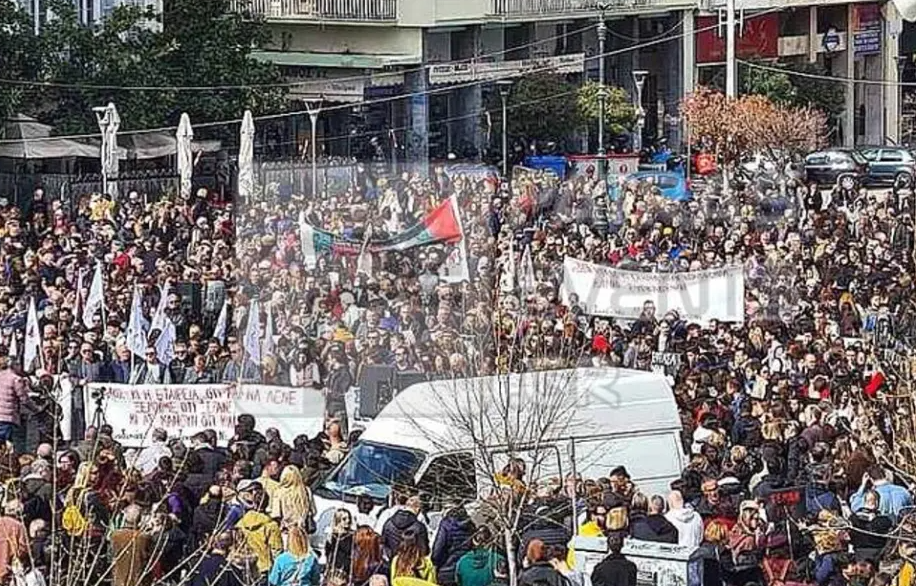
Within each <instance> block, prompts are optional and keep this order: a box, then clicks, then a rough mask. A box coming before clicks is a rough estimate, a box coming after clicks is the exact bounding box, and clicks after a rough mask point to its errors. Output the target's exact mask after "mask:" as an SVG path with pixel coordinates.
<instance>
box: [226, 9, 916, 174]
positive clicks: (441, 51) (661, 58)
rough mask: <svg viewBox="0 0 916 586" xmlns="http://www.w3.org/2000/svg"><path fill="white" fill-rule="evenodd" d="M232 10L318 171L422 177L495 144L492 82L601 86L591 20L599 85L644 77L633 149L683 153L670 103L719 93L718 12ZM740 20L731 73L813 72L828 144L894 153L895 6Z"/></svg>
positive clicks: (292, 133) (289, 141) (282, 126)
mask: <svg viewBox="0 0 916 586" xmlns="http://www.w3.org/2000/svg"><path fill="white" fill-rule="evenodd" d="M234 1H235V4H234V7H235V9H237V10H247V11H250V12H251V13H252V14H255V15H259V16H262V17H264V18H265V19H266V20H267V21H268V23H269V24H270V27H271V30H272V32H273V39H274V41H273V46H272V47H270V50H267V51H261V52H259V53H258V54H257V56H258V58H260V59H264V60H268V61H271V62H274V63H276V64H278V65H280V66H282V67H284V69H285V71H286V72H287V74H288V76H289V77H290V78H291V79H292V80H300V79H301V80H302V82H303V83H302V85H299V86H296V87H295V88H294V89H293V91H292V92H291V95H290V97H291V99H293V100H297V101H299V102H302V103H303V106H304V105H305V104H306V103H309V104H311V105H313V106H314V105H315V104H320V105H321V107H322V111H321V113H320V115H319V121H318V136H319V140H318V142H319V145H320V146H319V148H320V149H321V150H320V151H319V152H321V153H323V154H326V155H329V156H347V155H350V156H357V155H365V154H366V151H365V149H367V148H370V145H371V147H372V148H375V149H376V150H378V151H386V152H391V153H393V154H394V153H400V154H401V155H403V158H404V159H405V160H409V161H412V162H414V163H418V164H419V165H421V166H423V165H424V164H425V162H426V161H427V160H429V158H430V157H431V158H432V159H439V158H445V157H446V156H447V155H448V154H450V153H451V154H455V155H456V156H458V157H459V158H473V157H474V155H475V153H476V154H479V153H481V152H482V150H483V149H484V148H485V147H486V146H487V143H488V141H489V140H491V137H490V136H489V135H490V134H491V133H490V132H488V128H487V125H486V123H482V121H481V115H482V109H483V107H484V104H485V103H486V102H487V97H488V94H489V93H490V92H493V91H495V88H494V80H495V79H499V78H506V77H517V76H521V75H525V74H526V73H530V72H532V71H551V72H555V73H562V74H565V75H567V76H569V77H570V79H571V80H573V81H583V80H585V79H597V77H598V68H599V65H600V63H601V62H602V60H601V59H599V55H598V53H599V51H598V35H597V31H596V28H597V27H596V26H595V25H596V24H597V22H598V18H599V14H600V12H599V10H600V9H602V8H603V9H604V11H605V15H606V22H607V27H608V34H607V45H606V50H605V59H604V60H603V61H604V64H605V68H606V70H605V74H606V80H607V83H609V84H613V85H616V86H619V87H622V88H625V89H627V90H628V91H629V92H630V93H631V95H634V96H635V93H636V92H635V84H634V81H633V75H632V72H633V71H635V70H642V71H647V72H648V75H647V76H646V81H645V85H644V87H643V92H642V107H643V111H644V112H645V116H646V119H645V125H644V137H643V138H644V141H645V142H647V143H648V142H651V141H652V140H653V139H655V138H661V137H664V138H667V139H668V140H669V142H671V143H672V144H675V145H676V144H679V143H680V141H681V139H682V137H683V132H682V128H681V122H680V119H679V116H678V104H679V101H680V99H681V98H682V97H683V95H684V94H685V93H687V92H690V91H691V90H692V89H693V88H694V87H695V86H696V85H697V84H701V83H702V84H712V85H723V83H724V69H725V68H724V59H725V44H724V20H725V19H724V14H723V8H724V1H721V2H720V1H719V0H693V1H688V0H613V1H609V2H607V3H604V5H602V3H599V2H598V1H596V0H234ZM737 9H738V11H739V36H738V56H739V59H742V60H747V61H753V62H755V63H759V64H764V65H766V64H767V63H771V64H776V63H783V64H786V65H788V66H790V67H791V66H793V65H800V64H804V63H816V64H819V65H820V66H821V68H822V70H823V71H824V72H825V75H827V76H828V77H829V78H834V81H832V82H831V83H836V84H838V85H840V86H842V91H843V95H844V96H845V107H844V108H843V110H842V113H840V114H839V115H838V116H837V117H836V120H835V124H834V126H835V130H834V132H833V134H832V136H831V140H832V141H833V142H835V143H837V144H845V145H853V144H874V143H884V142H886V141H887V140H892V141H897V140H899V138H900V124H899V114H900V108H901V95H902V93H901V91H900V88H899V87H897V86H895V85H894V84H895V83H896V82H897V81H898V80H899V79H900V76H901V74H902V72H903V69H904V68H903V66H902V65H901V64H902V63H904V62H905V61H906V60H905V59H901V58H900V55H901V54H900V38H901V36H902V33H903V26H902V23H901V20H900V17H899V15H898V14H897V12H896V10H895V9H894V8H893V5H892V4H891V3H889V2H887V3H885V2H854V3H849V2H846V1H845V0H844V1H834V0H824V1H819V2H818V3H817V4H816V5H814V4H808V3H806V2H804V0H800V1H798V2H795V1H793V0H737ZM634 46H639V47H640V48H638V49H635V50H630V47H634ZM318 100H320V102H318ZM309 131H310V126H309V120H308V117H307V116H302V117H299V118H298V119H293V120H291V121H284V122H280V123H278V124H277V126H276V127H275V128H273V129H272V134H271V138H269V140H270V141H272V142H273V144H274V145H275V148H276V150H277V151H278V152H282V151H284V150H286V151H292V152H302V149H303V148H308V137H309ZM583 144H584V145H585V144H587V143H583ZM592 144H594V142H593V143H592ZM297 149H298V151H297Z"/></svg>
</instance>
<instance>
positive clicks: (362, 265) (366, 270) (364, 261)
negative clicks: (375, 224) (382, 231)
mask: <svg viewBox="0 0 916 586" xmlns="http://www.w3.org/2000/svg"><path fill="white" fill-rule="evenodd" d="M371 237H372V224H369V225H368V226H367V227H366V238H365V239H364V240H363V247H362V250H360V251H359V256H358V257H357V258H356V274H357V275H358V274H360V273H363V274H364V275H366V276H367V277H371V276H372V252H371V251H370V250H369V239H370V238H371Z"/></svg>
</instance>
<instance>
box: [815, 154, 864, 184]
mask: <svg viewBox="0 0 916 586" xmlns="http://www.w3.org/2000/svg"><path fill="white" fill-rule="evenodd" d="M867 175H868V159H866V158H865V157H864V156H862V153H860V152H859V151H857V150H854V149H827V150H823V151H817V152H814V153H811V154H809V155H808V156H807V157H805V182H806V183H817V184H819V185H835V184H839V185H840V186H842V187H843V188H844V189H852V188H854V187H855V186H856V185H858V184H860V183H862V182H863V180H864V179H866V177H867Z"/></svg>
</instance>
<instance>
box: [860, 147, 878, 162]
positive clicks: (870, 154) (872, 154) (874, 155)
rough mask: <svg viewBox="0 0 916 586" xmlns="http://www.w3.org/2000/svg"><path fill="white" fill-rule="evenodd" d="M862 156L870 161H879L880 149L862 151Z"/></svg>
mask: <svg viewBox="0 0 916 586" xmlns="http://www.w3.org/2000/svg"><path fill="white" fill-rule="evenodd" d="M862 156H864V157H865V158H866V159H868V160H869V161H875V160H877V159H878V149H864V150H863V151H862Z"/></svg>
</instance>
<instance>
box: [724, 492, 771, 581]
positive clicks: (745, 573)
mask: <svg viewBox="0 0 916 586" xmlns="http://www.w3.org/2000/svg"><path fill="white" fill-rule="evenodd" d="M739 510H740V512H739V514H738V522H737V523H735V526H734V527H732V529H731V531H730V532H729V535H728V547H729V549H730V550H731V552H732V557H733V559H734V564H735V567H734V572H735V577H734V578H733V580H734V581H735V583H736V584H748V583H750V582H754V581H759V580H760V578H761V577H762V573H761V570H760V563H761V561H762V560H763V547H764V544H765V543H766V532H765V527H764V526H763V523H762V521H761V519H760V505H759V504H758V503H757V501H754V500H746V501H742V502H741V506H740V509H739Z"/></svg>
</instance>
